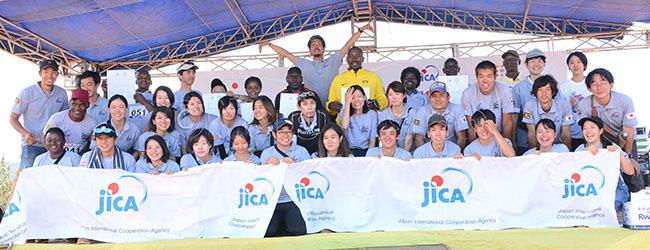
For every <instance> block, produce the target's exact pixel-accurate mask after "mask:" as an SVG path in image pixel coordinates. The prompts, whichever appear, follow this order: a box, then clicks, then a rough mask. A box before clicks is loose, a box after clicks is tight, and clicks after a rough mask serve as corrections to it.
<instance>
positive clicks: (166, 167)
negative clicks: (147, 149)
mask: <svg viewBox="0 0 650 250" xmlns="http://www.w3.org/2000/svg"><path fill="white" fill-rule="evenodd" d="M155 171H158V173H159V174H165V173H167V171H171V172H173V173H177V172H178V171H181V168H180V167H179V166H178V164H177V163H176V162H175V161H172V160H167V161H166V162H163V164H162V166H160V169H157V168H155V167H154V166H153V164H151V162H147V159H145V158H140V160H138V162H136V163H135V172H136V173H145V174H149V173H151V172H155Z"/></svg>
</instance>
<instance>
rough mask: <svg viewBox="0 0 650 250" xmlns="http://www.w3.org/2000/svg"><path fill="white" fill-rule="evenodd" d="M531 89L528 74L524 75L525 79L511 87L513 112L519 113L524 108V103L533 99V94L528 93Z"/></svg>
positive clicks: (531, 84)
mask: <svg viewBox="0 0 650 250" xmlns="http://www.w3.org/2000/svg"><path fill="white" fill-rule="evenodd" d="M532 90H533V82H532V81H531V80H530V76H528V77H526V80H523V81H521V82H519V83H517V85H515V86H514V87H512V100H513V101H514V105H515V109H514V113H519V112H520V111H521V110H523V109H524V105H526V103H528V102H529V101H531V100H533V99H535V96H534V95H532V94H531V93H530V91H532Z"/></svg>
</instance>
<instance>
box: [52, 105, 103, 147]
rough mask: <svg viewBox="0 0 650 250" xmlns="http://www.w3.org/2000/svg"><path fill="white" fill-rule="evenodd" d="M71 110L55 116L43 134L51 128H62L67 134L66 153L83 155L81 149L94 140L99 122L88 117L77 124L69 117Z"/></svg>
mask: <svg viewBox="0 0 650 250" xmlns="http://www.w3.org/2000/svg"><path fill="white" fill-rule="evenodd" d="M68 112H69V110H64V111H61V112H58V113H55V114H53V115H52V116H51V117H50V119H49V120H48V121H47V124H46V125H45V128H44V129H43V134H45V132H47V130H48V129H50V128H54V127H57V128H60V129H61V130H63V134H65V145H64V146H63V148H64V149H65V151H72V152H75V153H77V154H80V153H81V147H83V146H85V145H86V143H88V142H90V140H91V139H92V138H91V137H92V135H93V132H94V131H95V127H96V126H97V122H96V121H95V120H94V119H93V118H92V117H90V116H89V115H86V116H85V117H84V119H83V120H81V121H80V122H75V121H73V120H72V119H70V116H68Z"/></svg>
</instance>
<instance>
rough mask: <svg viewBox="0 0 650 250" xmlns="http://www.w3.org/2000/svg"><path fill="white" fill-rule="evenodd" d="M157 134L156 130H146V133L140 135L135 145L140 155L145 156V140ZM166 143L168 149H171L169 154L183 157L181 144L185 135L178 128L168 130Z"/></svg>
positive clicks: (134, 147)
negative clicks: (177, 130)
mask: <svg viewBox="0 0 650 250" xmlns="http://www.w3.org/2000/svg"><path fill="white" fill-rule="evenodd" d="M154 135H156V133H154V132H144V134H141V135H140V136H139V137H138V141H137V143H136V144H135V145H134V146H133V149H135V150H136V151H138V152H140V156H144V150H145V149H146V145H145V142H146V141H147V139H149V137H151V136H154ZM163 139H165V143H167V149H169V155H170V156H173V157H176V158H178V157H181V146H182V143H183V136H181V134H179V133H178V132H176V130H174V131H172V132H168V133H167V134H165V137H163Z"/></svg>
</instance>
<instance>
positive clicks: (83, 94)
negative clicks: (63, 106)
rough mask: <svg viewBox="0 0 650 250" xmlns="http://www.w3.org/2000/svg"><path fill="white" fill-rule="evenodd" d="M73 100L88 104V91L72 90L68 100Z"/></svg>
mask: <svg viewBox="0 0 650 250" xmlns="http://www.w3.org/2000/svg"><path fill="white" fill-rule="evenodd" d="M74 99H79V100H81V101H82V102H84V103H89V102H90V101H89V99H90V97H89V96H88V91H85V90H83V89H75V90H72V97H70V100H74Z"/></svg>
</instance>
